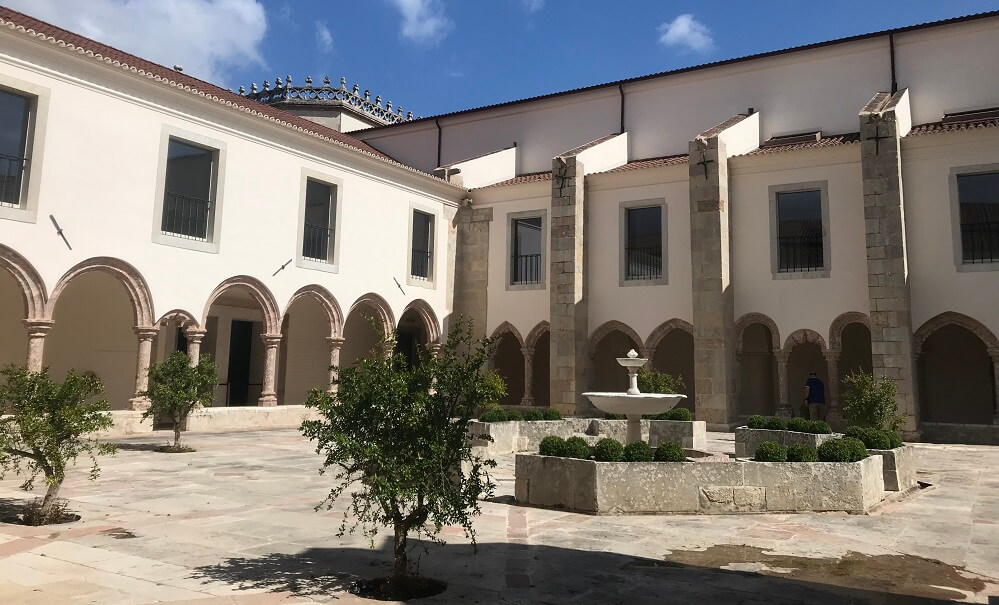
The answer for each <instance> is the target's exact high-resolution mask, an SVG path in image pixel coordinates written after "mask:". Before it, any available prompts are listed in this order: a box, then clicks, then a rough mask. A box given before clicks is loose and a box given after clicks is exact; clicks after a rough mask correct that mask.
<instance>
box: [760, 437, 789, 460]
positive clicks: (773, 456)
mask: <svg viewBox="0 0 999 605" xmlns="http://www.w3.org/2000/svg"><path fill="white" fill-rule="evenodd" d="M753 460H756V461H757V462H787V448H786V447H784V446H783V445H781V444H779V443H774V442H773V441H764V442H763V443H761V444H760V446H759V447H758V448H756V455H755V456H753Z"/></svg>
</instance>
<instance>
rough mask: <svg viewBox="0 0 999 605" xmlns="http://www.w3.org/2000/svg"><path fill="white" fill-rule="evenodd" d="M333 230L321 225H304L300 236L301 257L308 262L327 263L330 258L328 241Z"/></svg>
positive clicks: (331, 237)
mask: <svg viewBox="0 0 999 605" xmlns="http://www.w3.org/2000/svg"><path fill="white" fill-rule="evenodd" d="M332 239H333V230H332V229H330V228H329V227H324V226H322V225H309V224H308V223H306V225H305V231H304V233H303V234H302V256H304V257H305V258H307V259H309V260H316V261H321V262H324V263H325V262H328V261H329V258H330V241H331V240H332Z"/></svg>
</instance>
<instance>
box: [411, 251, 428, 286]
mask: <svg viewBox="0 0 999 605" xmlns="http://www.w3.org/2000/svg"><path fill="white" fill-rule="evenodd" d="M409 274H410V275H411V276H413V277H415V278H417V279H430V251H429V250H419V249H417V248H413V256H412V261H411V262H410V267H409Z"/></svg>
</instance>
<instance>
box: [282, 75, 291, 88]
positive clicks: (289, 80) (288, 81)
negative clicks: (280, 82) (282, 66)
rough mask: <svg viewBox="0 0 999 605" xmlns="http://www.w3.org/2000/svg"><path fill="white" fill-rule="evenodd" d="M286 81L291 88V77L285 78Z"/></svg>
mask: <svg viewBox="0 0 999 605" xmlns="http://www.w3.org/2000/svg"><path fill="white" fill-rule="evenodd" d="M284 81H285V84H287V85H288V86H291V76H285V78H284Z"/></svg>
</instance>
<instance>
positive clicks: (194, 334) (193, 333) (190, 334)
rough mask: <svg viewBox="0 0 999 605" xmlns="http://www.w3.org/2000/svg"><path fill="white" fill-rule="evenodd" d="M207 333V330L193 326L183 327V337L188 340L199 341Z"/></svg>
mask: <svg viewBox="0 0 999 605" xmlns="http://www.w3.org/2000/svg"><path fill="white" fill-rule="evenodd" d="M207 334H208V330H202V329H201V328H196V327H194V326H188V327H186V328H184V337H185V338H187V340H188V342H195V341H196V342H201V340H202V339H203V338H204V337H205V336H206V335H207Z"/></svg>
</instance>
